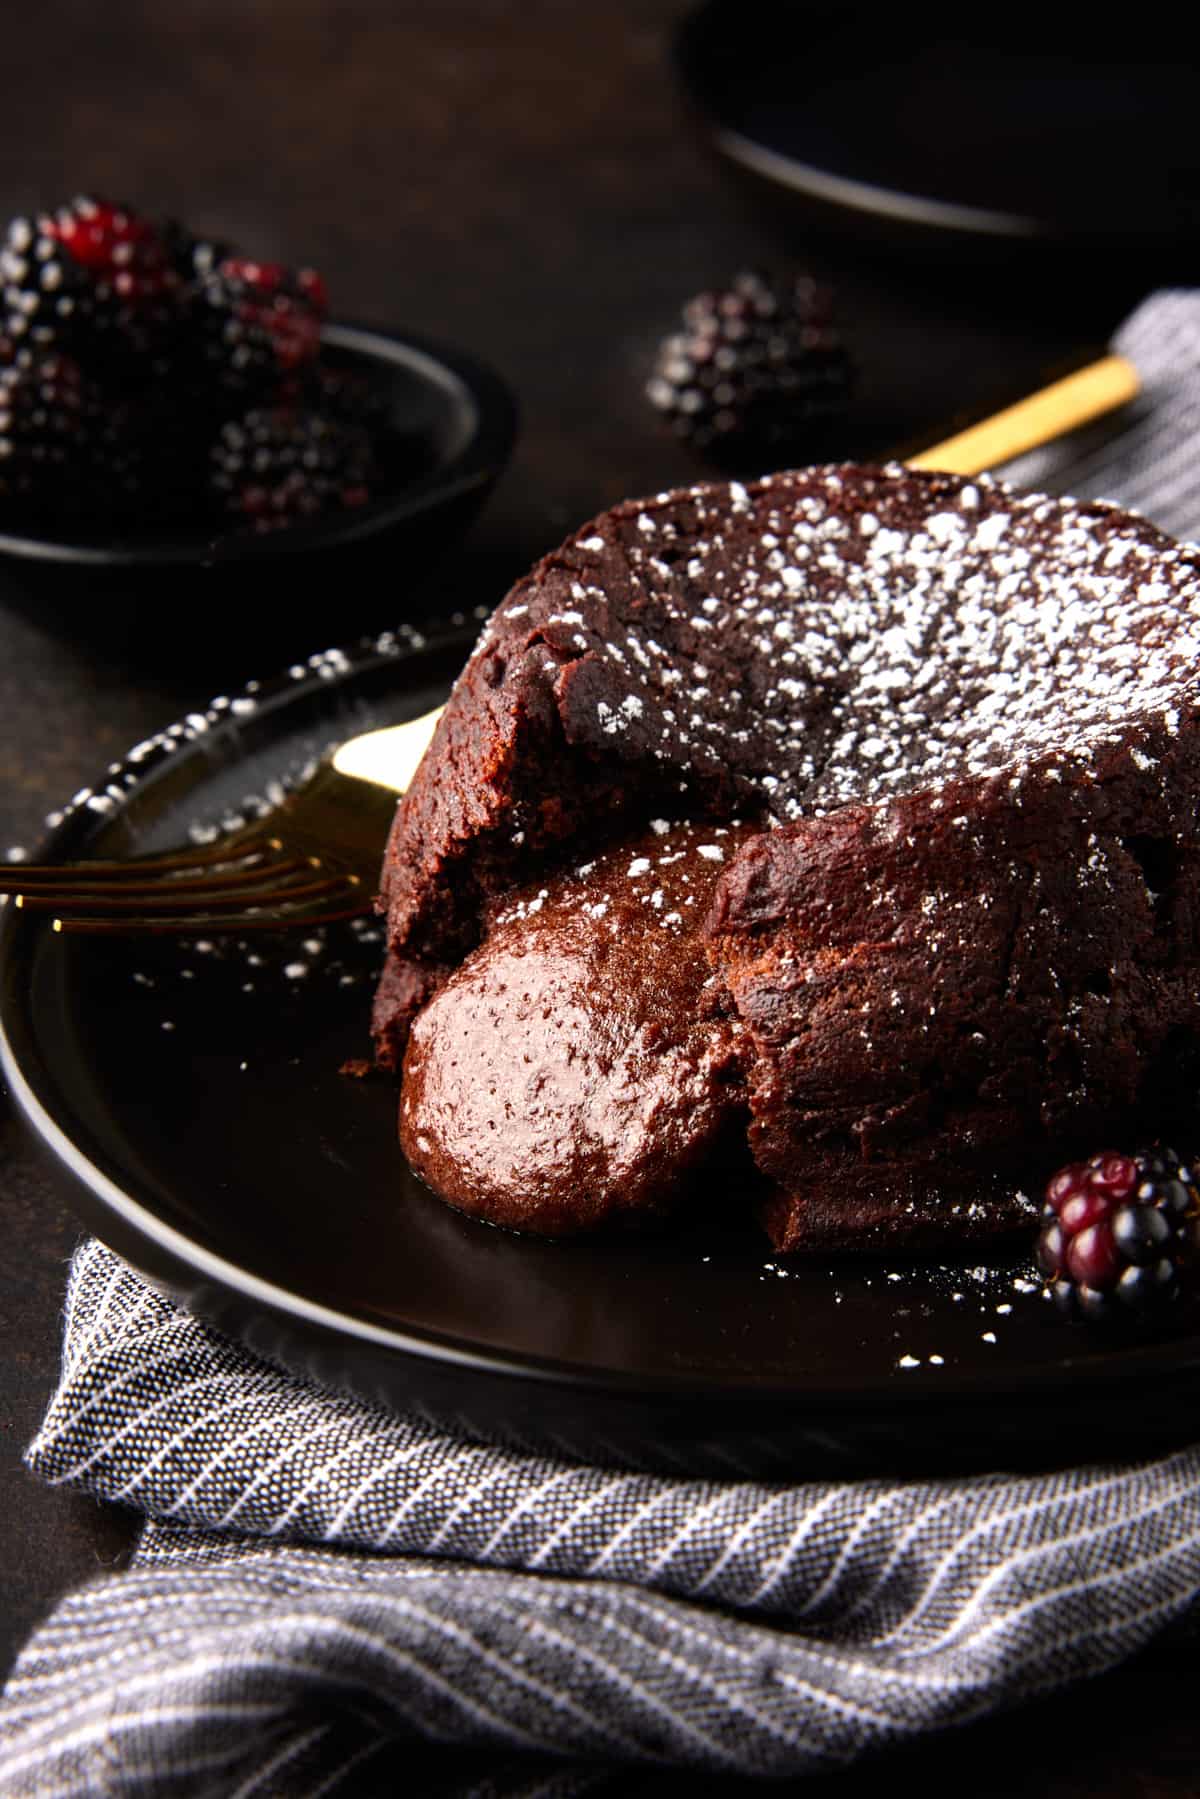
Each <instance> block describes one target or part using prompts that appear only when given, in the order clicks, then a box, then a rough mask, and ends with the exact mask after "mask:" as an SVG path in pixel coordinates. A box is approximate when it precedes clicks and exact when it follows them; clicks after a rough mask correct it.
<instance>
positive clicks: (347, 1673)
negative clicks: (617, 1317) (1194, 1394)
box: [0, 1243, 1200, 1794]
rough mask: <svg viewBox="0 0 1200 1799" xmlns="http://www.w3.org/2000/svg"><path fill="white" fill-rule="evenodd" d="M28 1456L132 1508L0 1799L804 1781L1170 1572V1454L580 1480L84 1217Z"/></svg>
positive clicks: (33, 1712)
mask: <svg viewBox="0 0 1200 1799" xmlns="http://www.w3.org/2000/svg"><path fill="white" fill-rule="evenodd" d="M29 1461H30V1465H31V1467H32V1468H33V1469H34V1471H35V1472H36V1473H37V1474H38V1475H40V1476H41V1477H42V1479H44V1480H47V1481H50V1482H52V1483H55V1484H59V1485H72V1486H77V1487H81V1488H83V1489H85V1490H86V1491H88V1492H91V1493H94V1494H96V1495H97V1496H98V1497H101V1498H105V1499H115V1500H121V1501H124V1502H125V1503H127V1504H132V1505H136V1506H138V1507H139V1508H141V1509H142V1510H143V1511H145V1512H146V1513H148V1514H149V1516H150V1518H151V1519H152V1520H153V1521H154V1522H153V1523H152V1524H151V1525H150V1526H149V1527H148V1528H147V1530H146V1532H145V1534H144V1537H143V1539H142V1543H141V1546H140V1549H139V1552H138V1555H137V1558H136V1561H135V1564H134V1567H133V1569H132V1570H131V1571H130V1572H128V1573H126V1574H122V1575H118V1576H116V1577H113V1578H110V1579H108V1580H105V1581H101V1582H98V1583H97V1584H96V1585H94V1586H91V1587H88V1588H85V1589H84V1590H83V1591H82V1592H80V1593H77V1594H75V1595H74V1596H73V1597H71V1598H69V1599H68V1600H67V1601H66V1602H65V1603H64V1604H63V1605H62V1606H61V1607H60V1608H59V1610H58V1612H57V1613H56V1614H55V1615H54V1616H53V1617H52V1618H51V1620H50V1621H49V1623H48V1624H46V1625H44V1626H43V1627H42V1629H41V1630H40V1631H39V1632H38V1633H37V1634H36V1635H35V1637H34V1638H33V1640H32V1642H31V1643H30V1644H29V1645H28V1647H27V1648H26V1650H25V1652H24V1654H23V1656H22V1657H21V1659H20V1661H19V1663H18V1665H17V1668H16V1670H15V1672H14V1674H13V1676H12V1679H11V1681H10V1683H9V1686H8V1689H7V1695H6V1705H5V1710H4V1712H3V1716H2V1729H3V1734H2V1735H0V1791H3V1792H5V1793H8V1792H16V1793H20V1792H23V1791H26V1790H27V1791H29V1792H31V1793H32V1792H42V1791H47V1790H49V1791H52V1792H55V1793H60V1792H62V1793H74V1792H78V1793H89V1794H91V1793H106V1792H109V1791H113V1792H117V1791H120V1792H125V1791H126V1790H129V1791H133V1792H139V1791H141V1792H147V1793H151V1792H152V1793H159V1792H175V1791H180V1792H185V1793H191V1792H199V1793H204V1792H214V1793H217V1792H227V1791H231V1790H235V1789H236V1790H237V1791H239V1792H247V1793H249V1792H277V1791H282V1792H289V1793H290V1792H335V1791H337V1790H338V1789H339V1786H340V1787H341V1789H342V1790H346V1791H353V1792H361V1791H363V1790H364V1781H365V1780H366V1777H367V1767H368V1765H369V1760H368V1758H370V1757H372V1756H374V1755H376V1754H382V1752H383V1751H384V1749H385V1747H386V1745H387V1743H388V1741H389V1739H392V1738H395V1737H400V1736H403V1735H405V1734H415V1735H423V1736H426V1737H429V1738H433V1739H436V1740H439V1741H448V1742H454V1743H458V1744H477V1745H483V1744H488V1745H494V1746H495V1747H496V1748H497V1749H504V1750H507V1751H516V1750H522V1751H527V1752H528V1751H535V1750H536V1751H541V1752H542V1753H544V1754H568V1753H569V1754H574V1755H577V1756H584V1757H587V1758H589V1759H590V1760H591V1761H593V1762H605V1761H610V1762H611V1761H614V1760H618V1761H619V1760H630V1759H632V1760H638V1761H643V1762H659V1763H685V1764H690V1765H692V1766H694V1767H698V1768H703V1769H705V1770H708V1771H711V1772H712V1773H719V1772H722V1771H724V1772H733V1771H736V1772H739V1773H758V1774H771V1775H781V1774H785V1773H799V1772H805V1771H809V1770H815V1769H820V1768H828V1767H831V1766H836V1765H838V1764H841V1763H844V1762H846V1761H849V1760H851V1759H853V1758H854V1757H855V1756H857V1755H859V1754H860V1753H862V1752H863V1751H864V1750H866V1749H869V1748H878V1747H880V1746H883V1745H886V1744H889V1743H896V1742H901V1741H904V1740H907V1739H911V1738H912V1737H913V1736H915V1735H916V1734H918V1733H920V1732H922V1731H929V1730H933V1729H936V1728H938V1727H940V1726H943V1725H946V1724H951V1723H957V1722H960V1721H962V1720H965V1719H968V1718H972V1717H975V1716H977V1715H979V1714H980V1713H982V1712H985V1711H988V1710H990V1709H992V1708H994V1707H996V1706H999V1705H1003V1704H1007V1703H1011V1702H1013V1701H1015V1700H1017V1699H1020V1698H1021V1697H1023V1696H1025V1695H1028V1694H1032V1693H1034V1692H1040V1691H1042V1690H1044V1689H1045V1688H1047V1687H1049V1686H1053V1685H1057V1684H1061V1683H1063V1682H1065V1681H1069V1680H1073V1679H1077V1678H1079V1677H1080V1676H1081V1675H1085V1674H1089V1673H1093V1672H1096V1671H1097V1670H1099V1669H1101V1668H1105V1667H1108V1666H1110V1665H1111V1664H1113V1663H1114V1662H1116V1661H1119V1660H1120V1659H1121V1658H1122V1657H1124V1656H1127V1655H1129V1654H1130V1653H1131V1652H1133V1651H1134V1650H1136V1649H1137V1648H1139V1647H1140V1646H1141V1645H1142V1644H1143V1643H1145V1642H1146V1641H1147V1640H1148V1639H1149V1638H1150V1637H1151V1636H1152V1635H1153V1634H1154V1633H1155V1632H1156V1631H1157V1630H1159V1629H1160V1628H1161V1627H1162V1626H1163V1625H1164V1624H1166V1623H1167V1622H1169V1621H1171V1620H1172V1619H1175V1618H1177V1617H1179V1616H1181V1615H1182V1614H1183V1613H1184V1612H1185V1611H1186V1609H1187V1608H1188V1606H1189V1605H1190V1604H1191V1602H1192V1600H1193V1597H1194V1596H1195V1595H1196V1594H1197V1593H1198V1592H1200V1450H1189V1451H1187V1452H1185V1453H1183V1454H1180V1455H1178V1456H1175V1457H1173V1458H1172V1459H1170V1460H1169V1461H1165V1462H1159V1463H1155V1464H1150V1465H1146V1466H1140V1467H1131V1468H1106V1467H1097V1468H1086V1469H1080V1470H1075V1471H1072V1472H1069V1473H1065V1474H1058V1475H1053V1476H1048V1477H1041V1478H1037V1479H1028V1478H1025V1479H1018V1478H1013V1477H1010V1476H1004V1475H996V1476H991V1477H987V1478H982V1479H975V1480H958V1481H945V1482H928V1483H920V1482H913V1481H874V1482H865V1483H861V1484H829V1485H808V1486H796V1487H766V1486H755V1485H750V1484H734V1483H729V1484H725V1483H719V1482H703V1481H694V1482H691V1481H676V1480H663V1479H656V1478H653V1477H650V1476H646V1475H640V1474H639V1475H627V1474H618V1473H610V1472H605V1471H602V1470H599V1469H594V1468H588V1467H583V1466H579V1465H577V1464H573V1463H568V1462H560V1461H552V1460H541V1459H537V1458H534V1457H526V1456H521V1455H517V1454H513V1453H512V1452H510V1451H507V1450H501V1449H496V1448H491V1447H487V1446H484V1445H480V1444H476V1443H468V1442H455V1441H451V1440H449V1439H448V1438H446V1437H444V1436H442V1435H440V1434H439V1433H438V1432H436V1431H434V1430H432V1429H430V1428H429V1427H428V1426H426V1425H423V1424H415V1423H413V1422H411V1421H409V1420H405V1419H402V1418H396V1417H394V1416H392V1415H390V1414H388V1413H386V1412H382V1411H374V1410H371V1409H370V1408H368V1407H366V1406H364V1405H362V1404H361V1403H359V1402H358V1401H355V1400H353V1399H349V1398H346V1397H342V1396H339V1395H336V1394H332V1393H329V1392H325V1391H323V1390H321V1389H319V1388H316V1387H313V1386H309V1385H307V1384H305V1383H304V1382H302V1381H300V1380H298V1379H297V1378H296V1377H295V1376H293V1375H290V1374H288V1373H286V1372H284V1371H283V1370H281V1369H277V1368H273V1367H270V1366H268V1365H267V1364H265V1363H263V1362H260V1361H256V1360H255V1359H254V1358H253V1357H252V1356H251V1355H250V1354H249V1353H248V1352H247V1351H245V1350H243V1349H241V1348H239V1347H238V1346H236V1345H234V1344H232V1343H230V1342H229V1341H227V1340H226V1339H224V1338H222V1337H220V1336H218V1335H217V1334H216V1333H215V1332H213V1331H211V1330H209V1329H208V1328H207V1327H206V1326H205V1325H203V1324H201V1323H199V1322H198V1321H197V1320H196V1319H195V1318H193V1317H191V1316H190V1315H188V1314H187V1313H185V1312H182V1311H180V1310H179V1309H178V1308H177V1307H176V1306H174V1305H173V1304H172V1303H171V1302H170V1301H168V1300H166V1299H164V1298H162V1297H160V1296H159V1295H158V1294H157V1293H155V1292H153V1291H152V1290H151V1289H150V1288H148V1287H147V1286H145V1285H144V1284H143V1283H142V1282H141V1281H140V1280H139V1279H138V1277H137V1276H136V1275H134V1274H133V1273H132V1272H131V1271H130V1270H129V1269H128V1268H127V1267H126V1266H125V1264H124V1263H122V1262H121V1261H119V1260H118V1258H117V1257H115V1256H114V1255H113V1254H112V1253H111V1252H110V1251H108V1250H107V1249H104V1248H102V1247H101V1246H100V1245H99V1244H97V1243H90V1244H88V1245H86V1246H85V1247H84V1248H83V1249H82V1250H81V1251H80V1252H79V1254H78V1256H77V1258H76V1262H75V1265H74V1270H73V1274H72V1279H71V1284H70V1293H69V1298H68V1309H67V1341H66V1355H65V1361H64V1368H63V1378H62V1384H61V1386H60V1388H59V1391H58V1393H57V1394H56V1396H55V1398H54V1401H53V1404H52V1405H51V1408H50V1411H49V1414H48V1416H47V1418H46V1421H45V1424H44V1426H43V1428H42V1430H41V1432H40V1434H39V1436H38V1437H37V1440H36V1441H35V1443H34V1444H33V1446H32V1448H31V1449H30V1452H29ZM6 1783H7V1784H6ZM39 1783H41V1784H39Z"/></svg>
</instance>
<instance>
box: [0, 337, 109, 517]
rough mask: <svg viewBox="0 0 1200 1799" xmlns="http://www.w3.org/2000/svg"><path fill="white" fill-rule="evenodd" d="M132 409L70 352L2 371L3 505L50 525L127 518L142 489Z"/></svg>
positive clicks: (0, 479)
mask: <svg viewBox="0 0 1200 1799" xmlns="http://www.w3.org/2000/svg"><path fill="white" fill-rule="evenodd" d="M138 472H139V471H138V457H137V452H136V448H135V446H134V442H133V436H132V432H131V430H130V426H129V418H128V414H127V413H126V411H125V409H124V407H122V406H119V405H114V404H113V403H112V402H110V400H109V398H108V396H107V395H106V394H105V393H104V392H103V390H102V389H101V388H100V387H98V386H97V385H96V384H95V383H94V382H92V381H89V380H88V379H87V378H86V377H85V376H84V375H83V373H82V372H81V370H80V369H79V367H78V365H77V364H75V363H74V362H72V361H71V360H70V359H69V358H67V357H65V356H33V355H32V354H31V355H29V356H28V357H27V358H24V359H21V360H18V361H17V362H15V363H13V364H11V365H10V366H9V367H7V368H2V369H0V507H3V509H4V510H5V511H6V512H7V511H8V510H9V508H14V509H18V510H19V516H20V520H21V522H22V523H24V522H25V521H26V520H28V519H29V518H31V517H32V518H33V519H35V520H44V521H46V522H47V523H48V524H53V525H59V524H62V523H66V524H67V525H69V526H72V527H78V526H80V525H84V524H90V523H101V522H103V523H106V524H107V523H110V522H113V521H114V519H115V520H117V521H120V520H121V519H122V517H123V515H124V514H125V513H126V512H127V511H128V510H129V508H130V506H131V504H132V502H133V501H134V500H135V498H136V497H137V493H138V486H139V482H138Z"/></svg>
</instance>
